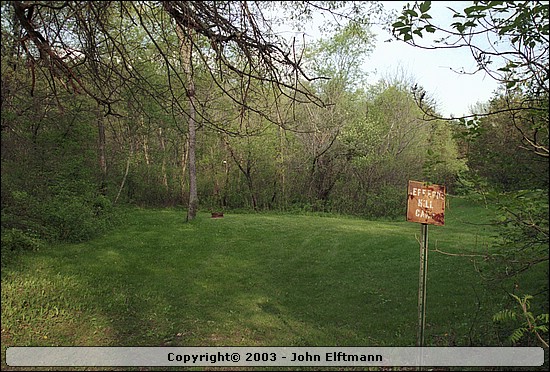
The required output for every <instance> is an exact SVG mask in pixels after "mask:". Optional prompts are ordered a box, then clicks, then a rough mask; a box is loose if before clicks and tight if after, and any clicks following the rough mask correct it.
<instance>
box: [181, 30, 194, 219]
mask: <svg viewBox="0 0 550 372" xmlns="http://www.w3.org/2000/svg"><path fill="white" fill-rule="evenodd" d="M176 30H177V34H178V37H179V39H180V43H181V56H182V61H183V69H184V72H185V76H186V80H187V87H186V88H187V97H188V98H189V122H188V125H189V148H188V154H187V155H188V157H187V159H188V162H189V207H188V209H187V221H191V220H192V219H194V218H195V217H196V216H197V209H198V207H199V197H198V195H197V167H196V162H195V145H196V135H195V130H196V122H195V84H194V81H193V65H192V47H193V46H192V44H191V41H190V40H186V38H185V34H184V32H183V29H182V28H181V26H180V25H179V24H178V25H177V28H176Z"/></svg>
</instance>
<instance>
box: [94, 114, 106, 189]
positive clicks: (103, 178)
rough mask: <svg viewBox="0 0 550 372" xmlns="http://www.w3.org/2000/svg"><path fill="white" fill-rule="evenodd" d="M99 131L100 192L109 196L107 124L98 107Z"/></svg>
mask: <svg viewBox="0 0 550 372" xmlns="http://www.w3.org/2000/svg"><path fill="white" fill-rule="evenodd" d="M96 115H97V129H98V143H97V150H98V153H99V171H100V173H101V176H100V177H101V180H100V183H99V192H100V193H101V195H107V160H106V156H105V123H104V122H103V116H102V115H101V111H100V109H99V105H98V107H97V112H96Z"/></svg>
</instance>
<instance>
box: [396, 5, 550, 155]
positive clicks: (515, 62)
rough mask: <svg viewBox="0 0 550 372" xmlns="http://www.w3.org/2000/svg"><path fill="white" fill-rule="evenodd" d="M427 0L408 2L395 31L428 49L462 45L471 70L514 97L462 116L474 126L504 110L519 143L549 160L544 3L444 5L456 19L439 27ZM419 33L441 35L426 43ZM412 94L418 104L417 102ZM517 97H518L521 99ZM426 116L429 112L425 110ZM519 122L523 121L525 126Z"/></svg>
mask: <svg viewBox="0 0 550 372" xmlns="http://www.w3.org/2000/svg"><path fill="white" fill-rule="evenodd" d="M430 9H431V1H424V2H415V3H414V5H412V6H411V5H410V4H407V6H405V7H404V8H403V11H402V12H401V15H400V16H399V17H398V18H397V22H394V23H393V24H392V27H393V32H394V35H395V36H396V37H397V38H398V39H400V40H402V41H404V42H406V43H408V44H409V45H412V46H415V47H418V48H423V49H426V50H433V49H456V48H467V49H469V50H470V51H471V54H472V57H473V59H474V60H475V62H476V63H477V69H476V70H474V71H462V72H460V73H464V74H474V73H478V72H484V73H486V74H487V75H488V76H490V77H491V78H493V79H495V80H496V81H497V82H498V83H499V84H500V85H501V86H502V87H503V88H504V89H505V96H506V97H508V96H514V97H516V99H513V100H510V101H509V102H510V104H509V106H507V107H504V108H499V110H498V111H494V112H477V113H474V114H472V115H469V116H466V117H464V118H462V121H463V122H466V121H465V119H471V118H473V119H474V120H468V122H469V123H470V124H471V126H475V119H476V118H477V117H479V116H487V115H492V114H496V113H499V112H502V111H505V112H507V113H509V115H510V119H511V120H510V125H513V126H514V128H515V129H516V130H518V131H519V132H520V133H521V135H522V141H523V142H524V146H525V147H527V148H528V149H529V150H530V151H533V152H534V153H535V154H537V155H539V156H542V157H546V158H548V156H549V152H548V115H547V113H548V93H549V84H550V83H549V79H548V78H549V76H548V74H549V63H548V61H549V57H548V54H549V33H550V31H549V30H550V28H549V20H548V19H549V17H548V15H549V14H548V4H547V3H545V2H542V1H524V2H516V1H474V2H473V4H472V5H471V6H468V7H466V8H464V9H463V10H462V11H457V10H454V9H452V8H450V7H449V10H450V11H451V12H452V13H453V18H455V19H456V22H454V23H452V24H451V25H449V26H448V27H445V26H439V25H437V24H436V23H435V21H434V20H433V18H432V17H431V15H430V13H429V12H430ZM424 33H429V34H434V36H435V35H440V36H441V37H440V38H438V39H435V41H434V42H433V43H431V44H429V43H422V41H421V40H420V39H422V38H423V36H424V35H425V34H424ZM423 94H425V92H422V91H419V92H417V102H418V103H419V105H420V107H423V106H422V102H421V97H423ZM517 97H521V99H520V100H518V99H517ZM425 113H426V114H427V115H428V116H429V117H432V118H433V117H434V113H430V112H428V111H426V110H425ZM518 121H527V122H528V123H529V126H528V128H529V130H526V129H525V126H524V125H523V124H522V123H519V122H518Z"/></svg>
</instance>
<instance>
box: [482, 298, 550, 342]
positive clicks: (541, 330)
mask: <svg viewBox="0 0 550 372" xmlns="http://www.w3.org/2000/svg"><path fill="white" fill-rule="evenodd" d="M510 296H511V297H512V298H513V299H514V300H515V303H516V305H517V307H519V309H520V312H519V313H518V312H517V311H516V310H512V309H505V310H501V311H499V312H498V313H496V314H495V315H494V316H493V321H494V322H496V323H506V322H510V321H511V322H512V324H514V325H516V326H517V325H518V324H519V327H517V328H515V329H514V330H513V331H511V334H510V336H509V337H508V340H509V341H510V342H511V343H512V344H513V345H518V344H520V342H521V341H522V340H523V339H525V338H526V337H527V336H528V335H529V334H530V335H532V336H536V338H537V342H538V343H540V344H542V345H543V346H544V347H546V348H548V335H547V334H548V313H545V314H538V315H536V316H535V315H534V314H533V313H532V312H531V311H530V307H531V304H530V301H531V300H532V299H533V296H531V295H524V296H523V297H522V298H520V297H519V296H517V295H515V294H513V293H510ZM545 334H546V339H545V338H544V335H545Z"/></svg>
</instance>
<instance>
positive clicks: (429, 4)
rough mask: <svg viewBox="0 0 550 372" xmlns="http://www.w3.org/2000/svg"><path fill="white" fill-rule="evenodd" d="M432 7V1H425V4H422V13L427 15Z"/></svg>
mask: <svg viewBox="0 0 550 372" xmlns="http://www.w3.org/2000/svg"><path fill="white" fill-rule="evenodd" d="M431 7H432V2H431V1H424V2H423V3H421V4H420V12H422V13H426V12H427V11H428V10H430V8H431Z"/></svg>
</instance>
